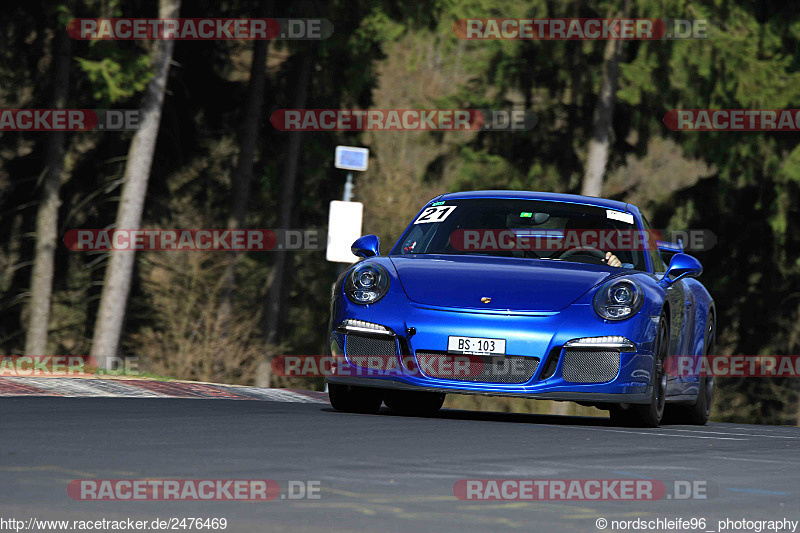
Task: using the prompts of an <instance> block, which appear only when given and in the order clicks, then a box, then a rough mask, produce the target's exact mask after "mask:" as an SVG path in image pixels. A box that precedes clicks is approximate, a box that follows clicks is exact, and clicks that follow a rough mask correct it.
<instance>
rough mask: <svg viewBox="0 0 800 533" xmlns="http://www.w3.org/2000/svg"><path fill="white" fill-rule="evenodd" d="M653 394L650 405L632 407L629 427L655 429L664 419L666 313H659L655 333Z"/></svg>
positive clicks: (667, 335)
mask: <svg viewBox="0 0 800 533" xmlns="http://www.w3.org/2000/svg"><path fill="white" fill-rule="evenodd" d="M653 353H654V357H653V379H652V381H651V383H652V384H653V393H652V396H651V397H650V403H645V404H635V405H632V406H631V408H630V409H628V410H627V413H628V414H629V415H630V422H631V425H634V426H637V427H646V428H657V427H658V426H659V424H661V419H662V418H663V417H664V407H665V406H666V394H667V373H666V370H665V369H664V365H665V363H666V360H667V355H668V353H669V317H668V316H667V313H666V311H662V312H661V318H659V319H658V331H657V333H656V346H655V350H654V351H653Z"/></svg>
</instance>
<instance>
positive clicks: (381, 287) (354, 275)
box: [344, 263, 389, 304]
mask: <svg viewBox="0 0 800 533" xmlns="http://www.w3.org/2000/svg"><path fill="white" fill-rule="evenodd" d="M388 291H389V273H388V272H387V271H386V269H385V268H383V267H382V266H381V265H377V264H373V263H367V264H365V265H360V266H357V267H355V268H353V270H351V271H350V273H349V274H348V275H347V281H345V285H344V292H345V293H346V294H347V297H348V298H350V301H351V302H353V303H357V304H374V303H375V302H377V301H378V300H380V299H381V298H383V297H384V295H385V294H386V293H387V292H388Z"/></svg>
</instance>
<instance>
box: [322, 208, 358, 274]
mask: <svg viewBox="0 0 800 533" xmlns="http://www.w3.org/2000/svg"><path fill="white" fill-rule="evenodd" d="M363 218H364V204H362V203H361V202H342V201H339V200H334V201H332V202H331V206H330V211H329V213H328V250H327V252H326V254H325V258H326V259H327V260H328V261H333V262H335V263H355V262H356V261H358V259H359V258H358V257H357V256H355V255H353V253H352V252H351V251H350V247H351V246H352V245H353V242H355V240H356V239H358V238H359V237H361V221H362V219H363Z"/></svg>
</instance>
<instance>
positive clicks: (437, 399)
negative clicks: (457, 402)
mask: <svg viewBox="0 0 800 533" xmlns="http://www.w3.org/2000/svg"><path fill="white" fill-rule="evenodd" d="M446 396H447V395H446V394H443V393H440V392H421V391H402V390H392V391H386V397H385V398H384V399H383V403H385V404H386V407H388V408H389V409H392V410H394V411H397V412H398V413H403V414H405V415H417V416H426V415H432V414H433V413H435V412H436V411H438V410H439V409H441V408H442V405H443V404H444V399H445V397H446Z"/></svg>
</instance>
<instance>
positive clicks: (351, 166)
mask: <svg viewBox="0 0 800 533" xmlns="http://www.w3.org/2000/svg"><path fill="white" fill-rule="evenodd" d="M367 165H369V148H357V147H355V146H337V147H336V157H335V158H334V160H333V166H335V167H336V168H343V169H345V170H358V171H361V172H363V171H365V170H367Z"/></svg>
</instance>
